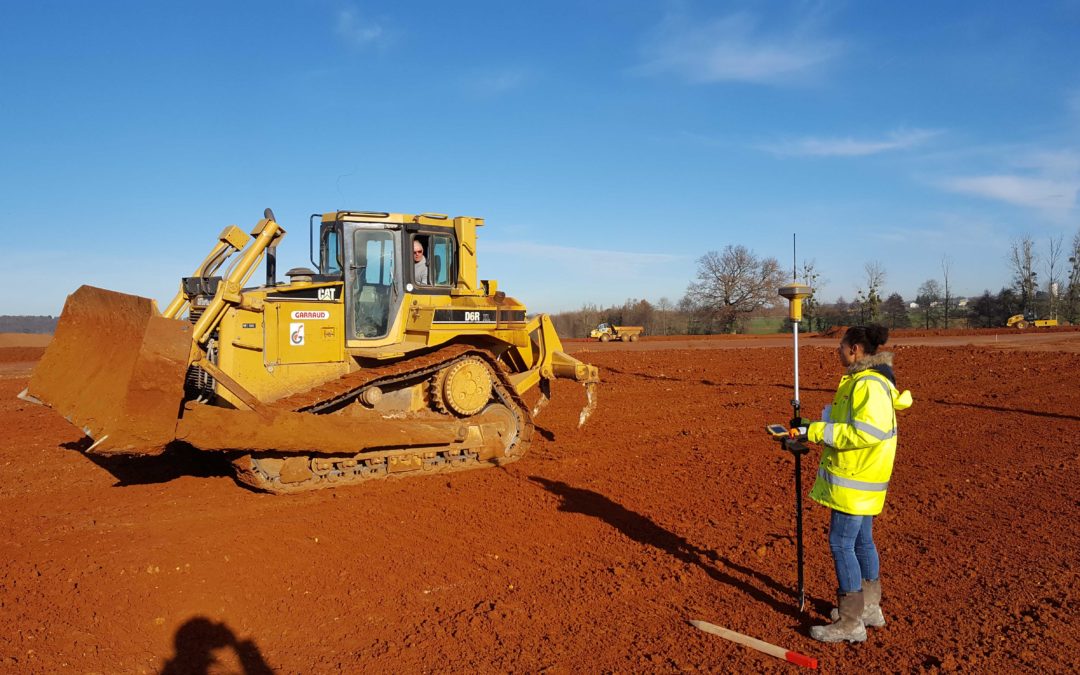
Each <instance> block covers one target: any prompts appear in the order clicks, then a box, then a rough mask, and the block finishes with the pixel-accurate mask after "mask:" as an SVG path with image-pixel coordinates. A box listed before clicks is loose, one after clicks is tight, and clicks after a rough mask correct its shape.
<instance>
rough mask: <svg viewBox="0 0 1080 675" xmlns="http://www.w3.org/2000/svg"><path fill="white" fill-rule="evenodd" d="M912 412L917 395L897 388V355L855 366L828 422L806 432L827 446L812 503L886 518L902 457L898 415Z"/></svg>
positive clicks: (885, 354)
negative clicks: (894, 474)
mask: <svg viewBox="0 0 1080 675" xmlns="http://www.w3.org/2000/svg"><path fill="white" fill-rule="evenodd" d="M909 406H911V392H910V391H906V390H905V391H904V392H903V393H900V391H899V390H898V389H897V388H896V385H895V384H894V378H893V372H892V354H891V353H889V352H879V353H878V354H874V355H872V356H867V357H865V358H863V359H860V360H859V361H857V362H856V363H853V364H852V365H851V366H850V367H849V368H848V369H847V373H846V374H845V375H844V376H843V377H842V378H841V379H840V384H839V386H838V387H837V389H836V396H834V397H833V402H832V405H830V406H827V407H826V408H825V410H824V411H823V412H822V415H821V416H822V421H819V422H813V423H812V424H810V425H809V427H808V428H807V430H806V436H807V438H808V439H809V440H810V441H811V442H812V443H823V444H824V445H825V449H824V451H823V452H822V453H821V464H820V465H819V466H818V472H817V480H816V481H815V482H814V488H813V489H812V490H811V491H810V498H811V499H813V500H814V501H816V502H818V503H819V504H822V505H823V506H828V507H829V508H831V509H836V510H837V511H841V512H843V513H850V514H852V515H856V516H876V515H877V514H879V513H881V509H882V508H883V507H884V506H885V492H886V490H887V489H888V487H889V478H890V477H891V476H892V470H893V460H894V459H895V457H896V411H897V410H904V409H906V408H908V407H909Z"/></svg>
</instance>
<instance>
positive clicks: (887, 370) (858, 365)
mask: <svg viewBox="0 0 1080 675" xmlns="http://www.w3.org/2000/svg"><path fill="white" fill-rule="evenodd" d="M892 362H893V353H892V352H878V353H877V354H871V355H870V356H864V357H862V358H861V359H859V360H858V361H856V362H855V363H853V364H851V365H850V366H848V368H847V374H848V375H854V374H855V373H861V372H862V371H864V370H874V371H877V372H879V373H881V374H882V375H884V376H885V377H887V378H889V382H892V383H893V386H896V376H895V375H894V374H893V367H892Z"/></svg>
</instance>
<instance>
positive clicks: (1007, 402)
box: [0, 333, 1080, 673]
mask: <svg viewBox="0 0 1080 675" xmlns="http://www.w3.org/2000/svg"><path fill="white" fill-rule="evenodd" d="M1035 335H1036V334H1035V333H1032V334H1031V336H1033V337H1034V336H1035ZM1025 339H1030V338H1018V339H1017V340H1016V341H1013V342H1011V343H1010V344H1008V345H1006V346H1007V347H1008V348H1007V349H1003V348H1001V347H1002V345H998V346H997V347H994V346H993V345H991V346H986V345H980V346H945V347H938V346H932V345H929V344H923V345H908V344H904V343H903V342H900V341H899V338H898V344H897V346H896V361H897V372H898V374H899V378H900V384H901V385H902V386H903V387H906V388H910V389H911V390H912V393H913V394H914V397H915V405H914V407H913V408H912V409H911V410H909V411H908V412H906V413H904V414H903V415H902V417H901V436H900V451H899V460H898V464H897V468H896V472H895V474H894V478H893V481H892V484H891V488H890V492H889V498H888V501H887V504H886V510H885V512H884V513H883V514H882V516H881V517H880V518H879V519H878V521H877V527H876V528H875V530H876V538H877V541H878V546H879V548H880V550H881V555H882V569H883V579H884V582H883V584H884V589H885V599H884V603H883V606H884V609H885V613H886V616H887V619H888V621H889V623H888V625H887V626H886V627H885V628H882V629H871V632H870V640H869V641H868V642H867V643H865V644H863V645H858V646H847V645H844V646H837V645H822V644H819V643H816V642H814V641H812V640H811V639H810V638H809V637H807V627H808V626H809V625H811V624H813V623H815V622H819V621H821V620H822V619H823V615H824V614H825V613H827V612H828V609H829V607H830V603H831V599H832V593H833V588H834V584H835V579H834V576H833V571H832V566H831V561H830V557H829V553H828V546H827V541H826V528H827V515H828V514H827V511H826V509H824V508H822V507H820V506H818V505H816V504H813V503H812V502H809V500H807V501H806V503H805V509H806V510H805V517H806V554H807V563H806V578H807V590H808V598H809V605H810V607H809V611H808V612H806V613H805V614H799V613H798V612H797V611H796V609H795V607H794V605H793V602H792V595H791V594H792V590H793V586H794V584H795V545H794V536H793V532H794V513H793V510H794V507H793V501H794V497H793V494H792V467H793V463H792V459H791V458H790V456H786V455H784V454H783V453H781V452H780V451H779V450H778V449H777V448H776V447H775V446H774V445H773V444H772V443H771V442H770V441H768V440H767V438H766V437H765V435H764V433H763V431H762V428H763V426H764V425H765V424H766V423H767V422H782V421H784V420H786V419H787V417H788V416H789V413H790V408H789V400H790V398H791V389H790V383H791V352H790V349H783V348H781V347H779V346H778V347H769V346H764V345H766V344H769V343H768V342H763V343H761V344H760V345H758V344H755V343H746V344H740V345H738V348H735V349H700V348H685V347H683V346H680V345H681V343H679V342H678V341H674V343H673V344H667V345H665V348H663V349H649V350H636V349H627V348H630V347H636V346H638V345H648V344H650V343H649V342H648V341H643V342H640V343H637V344H636V345H603V348H602V349H597V348H594V346H592V345H587V344H580V345H574V347H579V348H580V349H581V350H582V351H580V352H579V353H580V356H582V357H583V358H585V359H586V360H589V361H591V362H592V363H595V364H596V365H598V366H600V368H601V373H602V377H603V380H604V384H603V385H602V389H601V392H600V408H599V410H598V411H597V413H596V415H595V416H594V417H593V419H592V420H591V421H590V423H589V424H588V425H587V426H586V427H585V429H582V430H578V429H576V428H575V420H576V416H577V412H578V409H579V406H580V404H581V403H582V402H583V395H582V393H581V391H580V388H579V387H575V386H573V385H570V384H566V383H558V384H557V385H556V386H555V391H554V394H555V400H554V401H553V403H552V404H551V405H550V406H549V407H548V408H547V409H546V410H545V412H544V414H543V415H542V416H541V417H540V418H539V420H538V425H539V426H538V432H539V433H538V437H537V439H536V443H535V444H534V446H533V449H532V450H531V452H530V453H529V455H528V456H526V457H525V458H524V459H522V460H521V461H519V462H516V463H514V464H512V465H509V466H508V467H506V468H504V469H492V470H485V471H475V472H467V473H462V474H453V475H449V476H443V477H429V478H419V479H410V480H401V481H385V482H378V483H373V484H369V485H367V486H363V487H357V488H347V489H340V490H327V491H321V492H314V493H308V494H304V495H299V496H292V497H274V496H269V495H264V494H258V493H254V492H250V491H248V490H246V489H244V488H241V487H239V486H238V485H237V484H236V483H235V482H234V481H233V479H232V478H231V477H230V475H229V473H228V464H227V463H226V462H225V461H223V460H222V459H221V458H218V457H214V456H207V455H202V454H198V453H196V452H194V451H192V452H189V453H177V452H174V453H170V454H168V455H166V456H164V457H155V458H144V459H132V460H123V459H115V458H114V459H108V460H102V459H92V458H90V457H88V456H86V455H84V454H83V453H82V452H81V450H80V449H81V448H82V447H85V446H84V444H82V443H81V436H82V434H81V433H80V432H79V431H78V430H76V429H74V428H73V427H71V426H70V425H69V424H67V423H66V422H65V421H64V420H63V419H62V418H60V417H59V416H58V415H57V414H56V413H54V412H52V411H51V410H49V409H46V408H42V407H38V406H34V405H29V404H26V403H24V402H22V401H20V400H17V399H16V398H15V395H16V394H17V393H18V392H19V391H20V390H21V389H22V388H23V387H25V386H26V382H27V373H28V372H29V368H30V366H31V365H32V364H30V363H27V362H26V361H25V360H24V358H25V357H26V356H27V354H29V357H30V358H35V357H36V356H37V354H36V352H15V351H13V350H14V349H17V348H14V347H11V348H7V349H0V365H2V366H4V368H0V424H2V427H0V428H3V430H4V433H3V440H2V442H0V508H2V513H3V518H2V519H0V542H2V543H0V555H2V556H3V558H4V560H5V561H6V562H5V565H4V567H3V570H2V572H0V588H2V595H0V637H2V638H3V639H2V640H0V671H3V672H19V673H27V672H29V673H62V672H133V673H143V672H147V673H149V672H161V671H166V672H244V671H245V669H246V672H268V669H272V670H273V671H274V672H289V673H298V672H305V673H306V672H338V671H342V672H425V671H434V672H446V671H456V672H498V671H505V672H538V671H544V672H551V673H558V672H562V673H576V672H613V671H617V672H675V671H705V672H758V671H766V672H780V671H784V670H788V669H794V668H795V666H791V665H789V664H786V663H784V662H781V661H778V660H776V659H772V658H771V657H767V656H763V655H760V654H758V653H756V652H752V651H749V650H747V649H746V648H744V647H740V646H737V645H734V644H731V643H728V642H726V641H724V640H722V639H721V638H718V637H715V636H711V635H707V634H705V633H701V632H699V631H697V630H696V629H694V628H692V627H691V626H689V625H688V624H687V620H689V619H704V620H706V621H710V622H712V623H716V624H719V625H722V626H725V627H728V628H731V629H733V630H737V631H740V632H743V633H746V634H749V635H752V636H755V637H758V638H760V639H763V640H766V641H769V642H773V643H775V644H778V645H782V646H784V647H786V648H788V649H792V650H797V651H800V652H803V653H805V654H809V655H811V656H814V657H816V658H818V659H819V660H820V663H821V670H823V671H826V672H880V671H885V672H912V671H920V670H930V671H936V670H943V671H954V670H959V671H966V672H1025V671H1026V672H1072V669H1073V667H1074V665H1075V662H1076V660H1077V656H1078V655H1080V638H1078V631H1077V629H1076V627H1075V622H1074V619H1075V616H1076V611H1077V602H1078V600H1080V597H1078V593H1080V588H1078V584H1077V573H1076V570H1077V569H1080V559H1078V558H1080V541H1078V531H1077V528H1076V520H1077V519H1076V517H1077V513H1078V507H1080V444H1078V443H1077V441H1076V438H1077V437H1080V386H1078V385H1077V379H1078V377H1080V354H1078V353H1077V351H1080V350H1078V349H1076V345H1077V343H1080V333H1072V337H1071V338H1070V339H1071V342H1070V341H1069V340H1070V339H1065V342H1063V343H1062V344H1060V345H1057V346H1056V347H1055V346H1053V345H1050V346H1049V347H1048V346H1047V345H1046V344H1045V343H1040V342H1038V338H1035V340H1034V341H1033V342H1032V343H1031V344H1033V345H1035V346H1037V347H1038V348H1040V349H1043V350H1044V351H1028V350H1025V349H1024V346H1025V344H1024V343H1025ZM925 341H926V342H932V340H930V339H926V340H925ZM718 342H723V341H718ZM808 342H809V341H808ZM820 344H821V346H818V344H817V343H816V342H815V343H814V344H813V345H810V344H806V343H804V346H803V349H802V353H801V357H800V360H801V371H802V372H801V383H802V386H803V391H802V398H803V403H804V407H805V410H807V411H817V410H820V409H821V407H822V406H823V405H824V404H825V403H827V402H828V401H829V399H830V398H831V394H832V391H833V389H834V387H835V384H836V381H837V379H838V378H839V370H840V369H839V366H838V364H837V363H836V358H835V354H834V350H833V345H832V344H831V343H829V342H828V341H823V342H821V343H820ZM620 347H621V349H620ZM18 349H22V348H18ZM584 350H588V351H584ZM814 457H816V453H815V454H814V455H811V457H810V458H808V459H807V461H806V463H805V473H806V474H807V476H806V478H805V482H804V485H803V490H804V492H808V491H809V488H810V484H811V480H810V476H811V475H812V474H813V469H814V466H815V464H816V462H815V461H814Z"/></svg>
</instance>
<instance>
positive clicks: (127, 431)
mask: <svg viewBox="0 0 1080 675" xmlns="http://www.w3.org/2000/svg"><path fill="white" fill-rule="evenodd" d="M190 348H191V327H190V325H189V324H187V323H185V322H183V321H177V320H174V319H166V318H164V317H163V316H161V315H160V313H159V312H158V311H157V308H156V307H155V306H154V302H153V301H152V300H150V299H149V298H142V297H139V296H135V295H128V294H126V293H117V292H115V291H107V290H104V289H101V288H95V287H93V286H82V287H80V288H79V289H78V290H77V291H75V292H74V293H72V294H71V295H69V296H68V299H67V302H65V303H64V311H63V312H62V313H61V315H60V320H59V322H58V324H57V326H56V333H55V334H54V335H53V339H52V342H50V343H49V347H48V348H47V349H46V350H45V354H44V356H42V359H41V361H40V363H39V364H38V366H37V367H36V368H35V369H34V373H33V375H32V376H31V379H30V386H29V393H30V395H31V396H34V397H36V398H38V399H40V400H41V401H42V402H43V403H45V404H46V405H48V406H50V407H52V408H54V409H55V410H56V411H57V412H59V413H60V414H61V415H63V416H64V417H65V418H67V420H68V421H69V422H71V423H72V424H74V425H75V426H76V427H78V428H79V429H81V430H83V431H84V432H86V433H87V435H89V436H90V437H91V438H92V439H93V440H94V442H95V445H94V447H93V452H95V453H97V454H106V455H108V454H124V455H153V454H159V453H160V452H161V451H162V450H163V449H164V447H165V445H166V444H168V443H169V442H170V441H172V440H173V438H174V437H175V430H176V421H177V415H178V413H179V409H180V404H181V401H182V400H183V395H184V376H185V374H186V372H187V365H188V364H187V359H188V353H189V350H190Z"/></svg>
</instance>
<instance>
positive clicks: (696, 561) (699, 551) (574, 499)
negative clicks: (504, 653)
mask: <svg viewBox="0 0 1080 675" xmlns="http://www.w3.org/2000/svg"><path fill="white" fill-rule="evenodd" d="M529 480H531V481H533V482H534V483H537V484H539V485H540V486H541V487H543V488H544V489H545V490H547V491H548V492H550V493H552V494H554V495H556V496H558V497H560V498H561V499H562V504H560V505H559V510H560V511H567V512H571V513H582V514H584V515H587V516H592V517H593V518H597V519H599V520H602V521H603V522H605V523H607V524H608V525H610V526H611V527H614V528H615V529H616V530H618V531H619V532H621V533H623V534H624V535H626V536H627V537H629V538H631V539H633V540H634V541H636V542H639V543H641V544H645V545H648V546H652V547H653V548H657V549H659V550H661V551H664V552H665V553H667V554H668V555H670V556H672V557H673V558H676V559H677V560H680V561H682V562H684V563H687V564H689V565H694V566H696V567H698V568H699V569H701V570H702V571H704V572H705V573H706V574H708V575H709V576H710V577H711V578H712V579H713V580H715V581H718V582H720V583H722V584H726V585H728V586H732V587H734V588H737V589H739V590H740V591H742V592H743V593H745V594H746V595H748V596H750V597H751V598H753V599H754V600H756V601H758V602H760V603H763V604H765V605H768V606H769V607H770V608H772V609H773V610H775V611H777V612H780V613H782V614H786V615H788V616H790V617H792V618H795V619H798V620H799V621H800V622H801V623H802V624H803V625H804V627H806V626H809V625H810V615H809V614H808V613H802V612H799V610H798V608H797V607H796V606H795V605H796V603H795V602H793V601H792V600H791V599H789V598H794V594H793V592H792V589H791V588H788V587H786V586H784V585H782V584H780V583H779V582H777V581H776V580H775V579H773V578H772V577H770V576H768V575H766V574H762V573H761V572H758V571H757V570H754V569H751V568H749V567H746V566H744V565H739V564H738V563H735V562H733V561H731V560H729V559H728V558H725V557H723V556H721V555H718V554H717V553H716V552H715V551H707V550H705V549H703V548H700V547H698V546H695V545H694V544H692V543H691V542H689V541H687V540H686V538H684V537H680V536H679V535H677V534H675V533H673V532H669V531H668V530H665V529H664V528H662V527H660V526H659V525H657V524H656V523H654V522H653V521H652V520H650V519H649V518H648V517H646V516H643V515H641V514H640V513H637V512H634V511H631V510H630V509H627V508H626V507H624V506H622V505H621V504H618V503H616V502H613V501H612V500H610V499H608V498H607V497H605V496H604V495H602V494H600V493H598V492H593V491H592V490H585V489H582V488H576V487H573V486H570V485H567V484H566V483H563V482H560V481H553V480H549V479H547V478H541V477H539V476H529ZM729 570H730V571H732V572H735V573H738V574H741V575H744V576H746V577H750V578H752V579H754V580H756V581H757V582H758V583H760V584H762V585H764V586H766V587H768V588H770V589H772V590H773V591H774V592H775V593H777V594H779V595H780V596H781V598H782V599H781V598H777V597H774V596H772V595H770V594H769V593H767V592H765V591H764V590H762V589H761V588H759V587H758V586H756V585H754V584H751V583H749V582H747V581H744V580H742V579H739V578H736V577H734V576H732V575H731V574H730V573H729ZM807 602H808V603H809V604H812V605H813V606H814V608H815V609H816V610H817V611H818V612H820V613H822V614H826V615H827V614H828V612H829V610H830V608H831V604H830V603H828V602H825V601H823V600H820V599H813V598H808V599H807Z"/></svg>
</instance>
